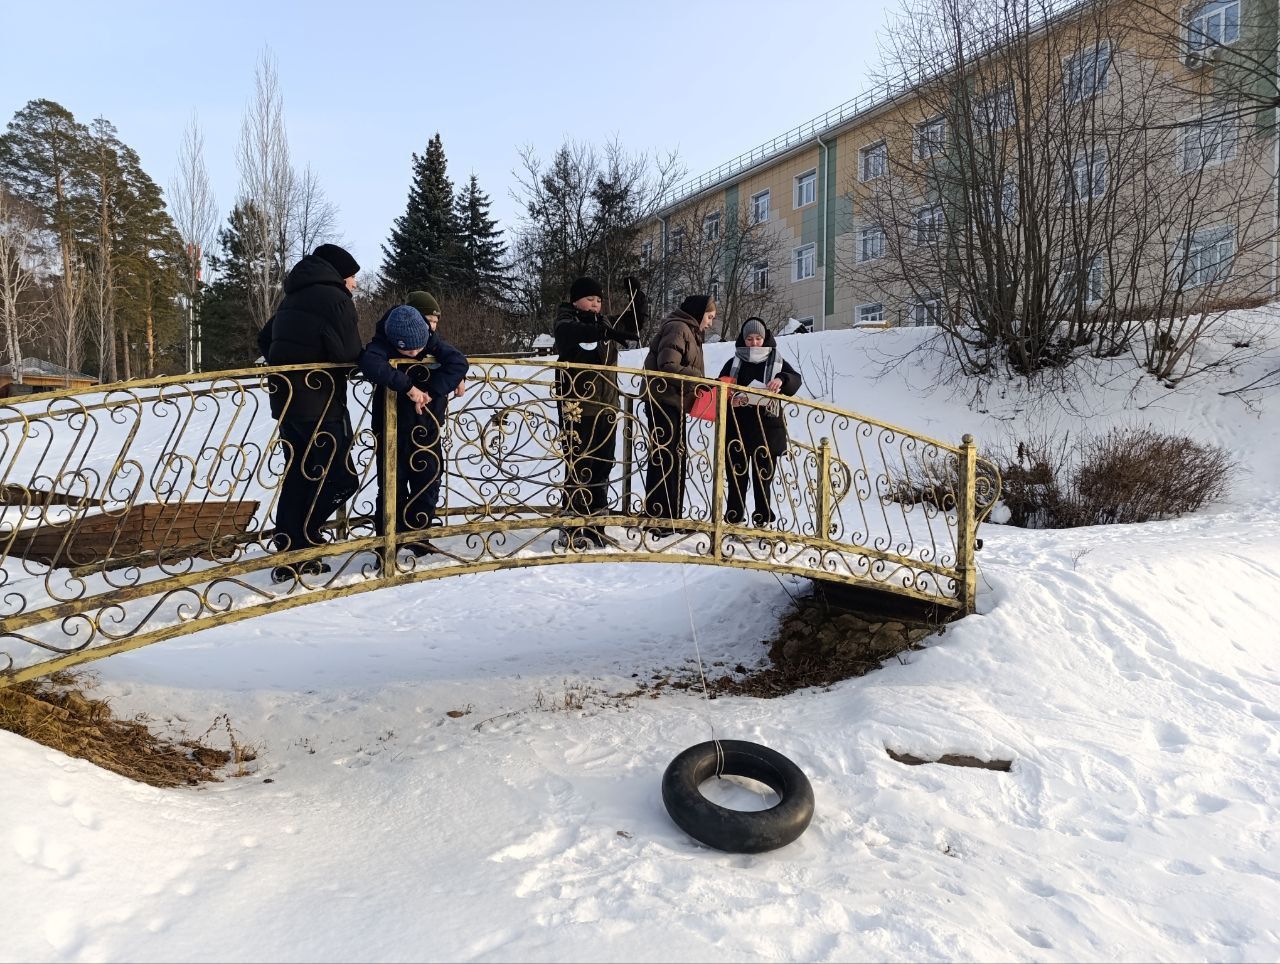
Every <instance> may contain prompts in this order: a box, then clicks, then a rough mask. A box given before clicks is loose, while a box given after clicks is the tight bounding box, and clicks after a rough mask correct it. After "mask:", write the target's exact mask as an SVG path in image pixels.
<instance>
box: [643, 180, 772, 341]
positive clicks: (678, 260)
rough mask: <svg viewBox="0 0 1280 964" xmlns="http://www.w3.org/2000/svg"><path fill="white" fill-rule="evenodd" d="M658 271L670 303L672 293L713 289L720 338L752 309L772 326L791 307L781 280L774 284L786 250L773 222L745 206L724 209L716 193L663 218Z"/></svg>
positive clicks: (733, 333)
mask: <svg viewBox="0 0 1280 964" xmlns="http://www.w3.org/2000/svg"><path fill="white" fill-rule="evenodd" d="M663 271H664V272H665V279H664V285H665V289H666V292H667V294H668V302H669V305H670V307H674V306H675V304H676V303H678V301H679V300H680V299H679V298H676V297H675V295H677V294H679V295H688V294H711V295H714V297H715V299H716V304H717V305H718V306H719V309H720V312H719V318H720V335H721V337H722V338H732V337H734V336H736V334H737V329H738V327H739V326H740V325H741V324H742V322H743V321H745V320H746V319H747V318H749V317H751V316H753V315H756V316H759V317H761V318H764V319H765V320H766V321H768V322H770V324H771V325H773V326H774V327H776V323H777V321H778V320H779V319H781V318H784V317H787V316H788V315H790V314H791V311H792V304H791V301H790V299H789V298H788V297H787V295H786V288H785V286H783V285H780V284H777V281H778V279H780V278H782V277H784V275H785V272H786V271H787V252H786V250H785V246H784V244H783V240H782V236H781V234H779V232H778V230H777V228H776V226H775V225H773V224H771V223H769V222H766V221H756V220H753V219H752V217H751V213H750V211H748V210H745V209H738V208H733V209H731V210H728V211H726V210H724V209H723V205H722V204H721V202H720V199H719V197H710V196H709V197H706V198H699V199H697V200H694V201H692V202H690V203H688V204H685V205H684V206H682V207H681V208H680V209H679V211H678V213H677V214H675V215H673V216H672V217H671V218H669V219H668V221H667V250H666V252H665V259H664V262H663Z"/></svg>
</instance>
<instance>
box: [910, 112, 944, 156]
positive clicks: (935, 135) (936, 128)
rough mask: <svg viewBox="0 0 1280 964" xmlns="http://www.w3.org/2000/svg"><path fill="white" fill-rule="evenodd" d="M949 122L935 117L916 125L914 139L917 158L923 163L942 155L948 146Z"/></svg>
mask: <svg viewBox="0 0 1280 964" xmlns="http://www.w3.org/2000/svg"><path fill="white" fill-rule="evenodd" d="M946 139H947V122H946V120H945V119H944V118H942V117H934V118H932V119H931V120H927V121H923V122H922V123H919V124H917V125H916V133H915V137H914V138H913V139H912V144H913V149H914V151H915V158H916V160H917V161H923V160H925V159H926V158H930V157H934V156H936V155H938V154H941V153H942V150H943V148H944V147H945V146H946Z"/></svg>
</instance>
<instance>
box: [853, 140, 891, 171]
mask: <svg viewBox="0 0 1280 964" xmlns="http://www.w3.org/2000/svg"><path fill="white" fill-rule="evenodd" d="M858 160H859V163H858V180H860V181H874V180H875V179H876V178H878V177H883V176H884V175H885V174H888V173H889V148H888V147H887V146H886V145H885V142H884V141H880V142H879V143H878V144H872V145H871V146H870V147H864V148H863V149H862V150H861V151H859V152H858Z"/></svg>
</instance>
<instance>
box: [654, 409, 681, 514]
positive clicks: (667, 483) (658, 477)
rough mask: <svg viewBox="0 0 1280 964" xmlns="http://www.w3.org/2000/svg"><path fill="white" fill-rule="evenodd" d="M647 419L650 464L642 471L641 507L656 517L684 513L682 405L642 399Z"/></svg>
mask: <svg viewBox="0 0 1280 964" xmlns="http://www.w3.org/2000/svg"><path fill="white" fill-rule="evenodd" d="M645 415H646V417H647V418H648V421H649V439H648V441H649V465H648V468H647V469H646V471H645V493H644V511H645V514H646V515H649V516H652V517H654V518H657V519H678V518H680V516H682V515H683V514H684V469H685V442H684V409H682V408H679V407H677V406H674V405H665V404H663V403H662V402H660V401H657V400H655V399H653V398H648V399H646V400H645Z"/></svg>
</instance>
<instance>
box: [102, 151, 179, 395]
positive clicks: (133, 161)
mask: <svg viewBox="0 0 1280 964" xmlns="http://www.w3.org/2000/svg"><path fill="white" fill-rule="evenodd" d="M121 147H122V149H121V152H120V167H121V171H122V173H123V177H124V188H125V192H124V193H125V198H126V202H125V203H126V204H127V208H126V210H125V218H124V219H123V221H122V222H121V225H120V231H119V234H118V239H117V243H118V244H119V252H120V258H119V264H120V267H121V280H122V286H121V303H120V317H119V326H120V328H121V334H122V342H123V348H124V351H125V355H124V359H123V360H124V364H125V366H126V372H125V373H126V376H132V377H134V378H140V377H143V376H147V377H150V376H153V375H157V374H159V373H160V372H161V371H162V370H163V371H170V372H172V371H180V370H182V369H183V368H184V367H185V361H186V347H185V345H184V344H183V321H182V309H181V308H180V307H179V304H178V293H179V291H180V290H181V287H182V270H183V263H184V256H183V249H182V238H181V236H180V235H179V234H178V229H177V227H176V226H175V225H174V223H173V218H172V217H170V215H169V211H168V209H167V208H166V207H165V202H164V195H163V193H162V192H161V190H160V186H159V185H158V184H156V182H155V181H153V180H152V179H151V177H150V175H148V174H147V172H146V171H144V170H143V169H142V165H141V163H140V161H139V158H138V155H137V153H136V152H134V150H133V149H132V148H130V147H126V146H124V145H121Z"/></svg>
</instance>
